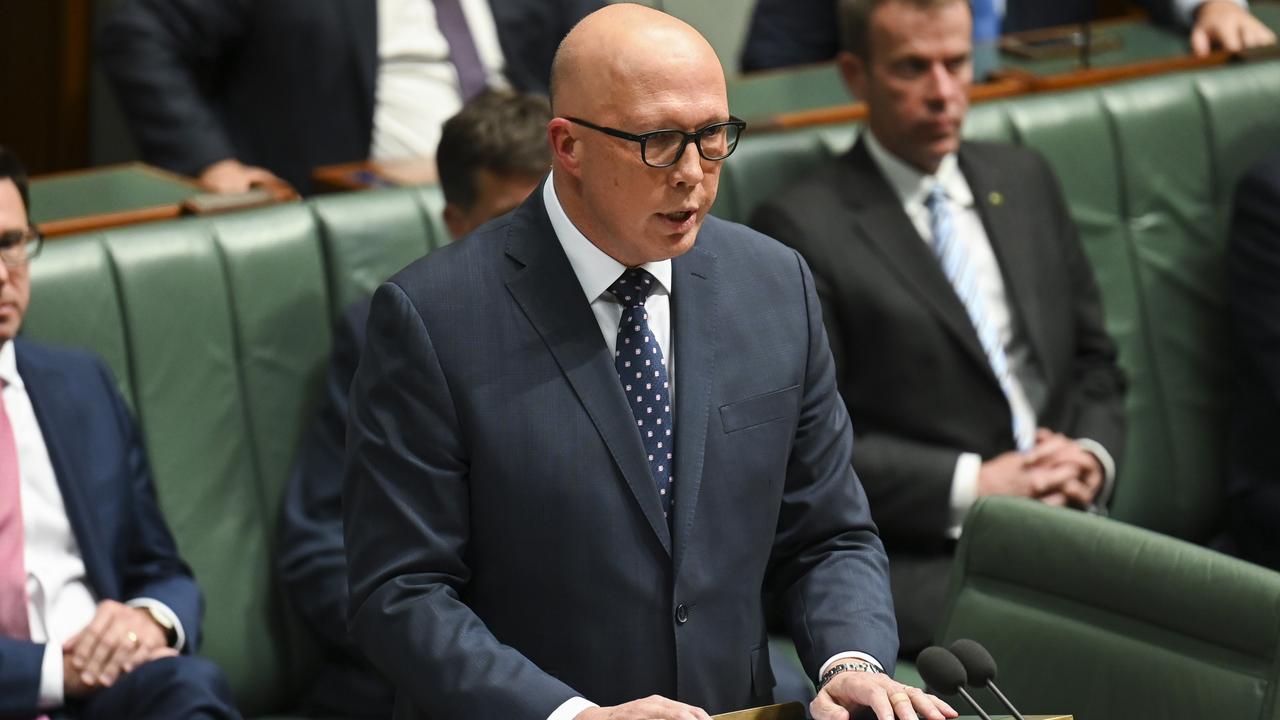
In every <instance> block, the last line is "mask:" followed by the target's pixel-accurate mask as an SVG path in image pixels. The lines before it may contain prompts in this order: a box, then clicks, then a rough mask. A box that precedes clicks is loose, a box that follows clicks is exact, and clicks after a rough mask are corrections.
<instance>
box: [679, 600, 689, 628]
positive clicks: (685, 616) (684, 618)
mask: <svg viewBox="0 0 1280 720" xmlns="http://www.w3.org/2000/svg"><path fill="white" fill-rule="evenodd" d="M687 622H689V608H687V607H685V604H684V603H680V604H679V605H677V606H676V624H677V625H683V624H685V623H687Z"/></svg>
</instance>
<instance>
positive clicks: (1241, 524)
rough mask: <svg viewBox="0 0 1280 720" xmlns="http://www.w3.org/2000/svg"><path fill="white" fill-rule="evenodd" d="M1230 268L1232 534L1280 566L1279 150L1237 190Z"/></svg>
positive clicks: (1244, 547)
mask: <svg viewBox="0 0 1280 720" xmlns="http://www.w3.org/2000/svg"><path fill="white" fill-rule="evenodd" d="M1227 271H1228V273H1229V275H1228V277H1229V282H1228V283H1227V287H1228V292H1229V294H1230V308H1231V314H1232V321H1233V322H1232V325H1233V329H1234V331H1235V336H1236V353H1237V368H1238V372H1237V373H1236V400H1235V407H1234V409H1233V414H1232V415H1233V416H1232V429H1231V443H1230V458H1231V466H1230V467H1231V470H1230V480H1229V486H1228V499H1229V502H1230V508H1231V516H1230V517H1231V521H1230V523H1229V527H1228V531H1229V534H1230V535H1231V536H1232V538H1233V540H1234V542H1235V548H1234V551H1235V552H1236V553H1238V554H1239V555H1240V556H1241V557H1243V558H1245V559H1247V560H1252V561H1253V562H1257V563H1261V564H1263V565H1266V566H1268V567H1271V568H1275V569H1277V570H1280V443H1277V442H1276V438H1277V436H1280V153H1278V154H1275V155H1272V156H1271V157H1269V158H1268V159H1266V160H1264V161H1263V162H1261V163H1259V164H1258V165H1256V166H1255V167H1254V168H1253V169H1251V170H1250V171H1249V172H1248V173H1247V174H1246V175H1245V176H1244V178H1243V179H1242V180H1241V181H1240V184H1239V186H1238V187H1237V188H1236V197H1235V214H1234V215H1233V216H1232V219H1231V242H1230V248H1229V251H1228V255H1227Z"/></svg>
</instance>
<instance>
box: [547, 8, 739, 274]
mask: <svg viewBox="0 0 1280 720" xmlns="http://www.w3.org/2000/svg"><path fill="white" fill-rule="evenodd" d="M551 88H552V97H551V102H552V112H553V113H554V114H555V115H556V118H555V119H553V120H552V121H551V124H550V126H549V127H548V135H549V138H550V141H551V146H552V151H553V155H554V168H555V189H556V193H557V196H558V197H559V199H560V202H561V204H562V205H563V206H564V208H565V212H566V213H567V214H568V215H569V217H570V219H571V220H572V221H573V222H574V224H575V225H576V226H577V227H578V229H579V230H581V231H582V232H583V234H584V235H586V236H587V238H588V239H589V240H591V242H593V243H594V244H596V246H597V247H600V249H601V250H603V251H604V252H605V253H607V254H609V255H610V256H612V257H613V258H614V259H616V260H618V261H620V262H622V263H623V264H626V265H640V264H643V263H645V262H651V261H655V260H662V259H666V258H670V257H675V256H676V255H679V254H681V253H683V252H685V251H687V250H688V249H689V248H690V247H692V245H693V241H694V239H695V238H696V236H697V232H698V228H699V227H700V226H701V223H702V219H703V217H704V216H705V215H706V212H707V211H708V210H709V209H710V208H711V203H712V202H713V201H714V200H715V194H716V188H717V185H718V182H719V172H720V163H719V162H714V161H707V160H704V159H702V158H701V157H700V156H699V154H698V152H697V150H696V149H695V148H693V147H689V146H686V148H685V152H684V154H683V155H682V156H681V158H680V159H679V161H677V162H676V164H675V165H672V166H671V167H667V168H653V167H649V166H647V165H646V164H645V163H644V162H643V161H642V159H641V153H640V144H639V143H638V142H635V141H631V140H627V139H623V138H619V137H616V136H614V135H610V134H608V133H607V132H603V131H600V130H598V129H591V128H589V127H587V125H584V124H581V123H578V122H575V120H577V121H586V122H587V123H589V124H591V125H597V126H603V127H606V128H612V129H614V130H617V131H621V132H622V133H626V134H631V135H641V134H643V133H647V132H652V131H655V130H669V129H677V130H682V131H685V132H692V131H695V130H701V129H702V128H704V127H706V126H708V125H710V124H712V123H716V122H723V121H725V120H728V119H729V103H728V99H727V94H726V91H725V81H724V72H723V70H722V69H721V67H720V61H719V59H718V58H717V57H716V54H715V51H714V50H712V49H711V46H710V45H709V44H708V43H707V41H706V39H704V38H703V37H702V36H701V35H699V34H698V31H696V30H694V29H693V28H692V27H690V26H689V25H688V24H686V23H684V22H683V21H681V20H678V19H676V18H674V17H671V16H670V15H667V14H666V13H662V12H659V11H657V10H653V9H651V8H648V7H645V6H643V5H634V4H626V3H622V4H615V5H609V6H606V7H604V8H602V9H600V10H597V11H596V12H594V13H592V14H591V15H588V16H587V17H586V18H584V19H583V20H582V22H580V23H578V25H577V26H576V27H574V29H573V30H572V31H570V33H569V34H568V35H567V36H566V37H565V39H564V42H562V43H561V44H560V49H559V51H558V52H557V53H556V58H555V62H554V64H553V66H552V79H551ZM686 220H687V222H686Z"/></svg>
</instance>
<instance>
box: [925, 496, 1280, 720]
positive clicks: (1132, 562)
mask: <svg viewBox="0 0 1280 720" xmlns="http://www.w3.org/2000/svg"><path fill="white" fill-rule="evenodd" d="M954 573H955V574H954V582H953V584H952V592H951V596H950V600H949V608H948V617H947V620H946V623H945V626H944V629H943V631H942V637H941V638H940V642H941V644H943V645H949V644H950V643H951V642H953V641H954V640H956V639H958V638H962V637H971V638H976V639H978V640H979V641H980V642H981V643H983V645H985V646H986V647H987V649H988V650H990V651H991V654H992V656H993V657H995V659H996V662H997V663H998V665H999V674H998V676H997V680H996V682H997V684H998V685H999V686H1000V689H1001V690H1002V691H1003V692H1004V693H1005V694H1006V695H1007V696H1009V698H1010V699H1011V700H1012V701H1013V702H1014V704H1016V705H1017V706H1018V708H1019V709H1020V710H1022V711H1023V712H1024V713H1048V712H1060V713H1063V714H1066V713H1071V714H1073V715H1074V716H1075V717H1077V718H1087V719H1088V720H1132V719H1133V718H1161V719H1162V720H1200V718H1231V720H1274V718H1278V717H1280V695H1278V693H1277V690H1280V688H1278V687H1277V683H1278V682H1280V573H1276V572H1272V571H1270V570H1267V569H1265V568H1262V567H1258V566H1256V565H1251V564H1249V563H1246V562H1243V561H1240V560H1236V559H1234V558H1230V557H1227V556H1225V555H1222V554H1220V553H1216V552H1214V551H1212V550H1208V549H1205V548H1203V547H1199V546H1196V545H1192V544H1190V543H1187V542H1184V541H1181V540H1175V539H1173V538H1170V537H1168V536H1167V535H1161V534H1158V533H1154V532H1151V531H1149V530H1143V529H1141V528H1137V527H1134V526H1132V525H1128V524H1125V523H1121V522H1117V521H1115V520H1109V519H1105V518H1100V517H1096V516H1092V515H1086V514H1084V513H1078V512H1072V511H1069V510H1061V509H1056V508H1050V507H1047V506H1044V505H1042V504H1039V503H1035V502H1031V501H1028V500H1018V499H1013V498H990V499H986V500H983V501H980V502H979V503H978V504H977V505H975V506H974V508H973V510H972V511H970V513H969V516H968V518H967V519H966V522H965V526H964V534H963V535H962V537H961V540H960V545H959V547H958V549H957V554H956V564H955V566H954ZM976 696H977V697H979V698H980V699H981V700H982V702H983V704H984V706H985V707H986V708H987V709H988V710H989V711H990V712H992V714H993V715H994V714H995V713H996V712H1000V713H1003V712H1004V710H1003V709H1002V708H1001V707H1000V706H999V705H997V704H996V701H995V699H994V697H992V696H991V695H990V694H989V693H988V692H987V691H985V690H983V691H979V692H978V693H976ZM957 709H959V708H957Z"/></svg>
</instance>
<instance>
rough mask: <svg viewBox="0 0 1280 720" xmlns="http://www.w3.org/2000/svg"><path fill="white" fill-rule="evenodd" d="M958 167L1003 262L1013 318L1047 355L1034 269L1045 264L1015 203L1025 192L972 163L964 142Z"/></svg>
mask: <svg viewBox="0 0 1280 720" xmlns="http://www.w3.org/2000/svg"><path fill="white" fill-rule="evenodd" d="M960 169H961V170H962V171H963V172H964V176H965V180H966V181H968V183H969V187H970V189H972V190H973V200H974V204H975V206H976V207H977V209H978V214H979V215H980V216H981V217H982V226H983V227H984V228H985V229H986V231H987V239H988V240H990V241H991V249H992V251H993V252H994V253H995V255H996V261H997V262H998V263H999V265H1000V275H1001V277H1002V278H1004V287H1005V293H1006V294H1007V295H1008V300H1009V309H1010V310H1011V311H1012V312H1011V314H1012V316H1013V321H1014V322H1015V323H1018V324H1019V326H1020V328H1021V329H1022V330H1023V331H1024V332H1025V333H1026V337H1027V339H1028V342H1029V343H1030V344H1031V349H1032V352H1033V353H1034V355H1035V357H1036V358H1037V359H1040V358H1046V357H1048V355H1047V353H1046V352H1045V351H1046V346H1045V343H1046V338H1045V337H1044V323H1042V322H1040V309H1041V305H1040V300H1041V298H1040V292H1039V285H1040V283H1039V277H1038V275H1037V273H1036V268H1038V267H1040V265H1041V262H1039V260H1038V259H1037V257H1036V248H1037V245H1038V243H1037V242H1036V236H1035V232H1036V230H1035V223H1034V221H1033V216H1032V215H1031V213H1029V212H1027V208H1026V207H1024V206H1019V205H1018V204H1017V202H1016V200H1017V199H1018V198H1019V197H1021V195H1020V194H1018V193H1014V192H1011V191H1010V189H1009V188H1007V187H1005V186H1004V183H1003V182H1001V180H1000V179H999V178H998V177H997V176H996V173H995V172H994V171H993V169H992V168H990V167H988V166H986V165H984V164H982V163H975V162H973V157H972V155H971V154H969V153H967V152H965V150H964V148H963V146H962V148H961V150H960ZM1046 222H1047V220H1046ZM1045 371H1046V372H1047V368H1045Z"/></svg>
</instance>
